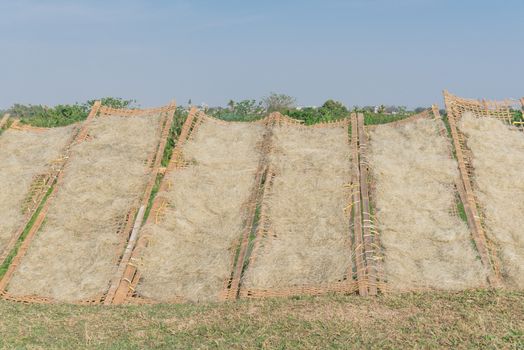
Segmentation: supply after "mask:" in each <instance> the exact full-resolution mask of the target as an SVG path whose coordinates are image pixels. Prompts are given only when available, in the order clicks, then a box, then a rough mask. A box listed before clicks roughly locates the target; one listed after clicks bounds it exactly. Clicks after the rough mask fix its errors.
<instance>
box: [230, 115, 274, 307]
mask: <svg viewBox="0 0 524 350" xmlns="http://www.w3.org/2000/svg"><path fill="white" fill-rule="evenodd" d="M279 116H280V114H271V115H270V116H269V117H268V118H264V119H263V120H264V123H265V132H264V135H263V137H262V142H261V143H260V146H259V148H260V151H261V155H260V159H259V161H258V167H257V170H256V175H255V181H254V183H253V188H252V189H251V195H250V198H249V199H248V201H247V203H246V205H245V206H244V211H245V215H244V217H245V218H246V222H245V223H244V228H243V230H242V235H241V239H240V245H239V247H238V249H239V252H238V258H237V259H236V260H235V259H234V257H233V261H232V262H231V270H232V273H231V278H230V279H229V280H226V283H225V285H224V290H223V291H222V295H221V299H223V300H227V299H236V298H238V293H239V289H240V281H241V278H242V272H243V270H244V264H245V261H246V255H247V254H249V253H250V252H248V247H249V236H250V234H251V232H252V230H253V226H254V224H255V216H256V209H257V205H258V204H261V201H262V199H263V197H264V189H265V186H262V183H263V181H266V180H267V177H268V171H269V168H268V165H269V152H270V150H271V143H272V142H271V141H272V136H273V124H274V123H275V122H276V120H277V118H279Z"/></svg>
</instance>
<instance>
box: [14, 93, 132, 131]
mask: <svg viewBox="0 0 524 350" xmlns="http://www.w3.org/2000/svg"><path fill="white" fill-rule="evenodd" d="M100 100H101V102H102V104H103V105H104V106H109V107H113V108H129V107H130V106H132V104H133V103H135V102H136V101H135V100H124V99H122V98H115V97H104V98H101V99H100ZM95 101H96V100H89V101H87V102H85V103H82V104H80V103H75V104H67V105H57V106H54V107H47V106H42V105H22V104H18V103H17V104H14V105H13V106H12V107H11V108H10V109H9V110H8V111H7V112H8V113H10V114H11V116H12V117H14V118H19V119H20V121H21V122H22V123H24V124H29V125H32V126H36V127H45V128H50V127H57V126H65V125H69V124H73V123H76V122H79V121H82V120H84V119H86V118H87V115H88V114H89V111H90V110H91V107H92V106H93V104H94V103H95Z"/></svg>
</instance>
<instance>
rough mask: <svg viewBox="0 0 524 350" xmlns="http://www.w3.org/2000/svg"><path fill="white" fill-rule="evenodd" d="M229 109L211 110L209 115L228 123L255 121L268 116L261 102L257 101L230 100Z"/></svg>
mask: <svg viewBox="0 0 524 350" xmlns="http://www.w3.org/2000/svg"><path fill="white" fill-rule="evenodd" d="M228 106H229V108H211V109H209V110H208V113H209V114H210V115H212V116H213V117H215V118H218V119H222V120H228V121H253V120H257V119H260V118H263V117H264V115H265V114H266V111H265V109H264V107H262V103H261V102H257V101H256V100H242V101H239V102H235V101H233V100H230V101H229V103H228Z"/></svg>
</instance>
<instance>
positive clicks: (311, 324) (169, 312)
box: [0, 291, 524, 349]
mask: <svg viewBox="0 0 524 350" xmlns="http://www.w3.org/2000/svg"><path fill="white" fill-rule="evenodd" d="M0 315H1V318H0V347H1V348H37V349H39V348H42V349H44V348H45V349H50V348H63V349H71V348H79V347H82V348H97V349H98V348H110V349H144V348H169V349H173V348H180V349H188V348H204V349H207V348H211V349H241V348H261V349H265V348H277V349H289V348H322V349H325V348H332V349H346V348H386V349H387V348H391V349H393V348H396V349H399V348H459V349H466V348H489V349H524V292H522V291H521V292H510V291H467V292H461V293H447V292H446V293H444V292H442V293H436V292H432V293H419V294H404V295H390V296H381V297H378V298H363V297H358V296H326V297H316V298H313V297H307V298H291V299H267V300H257V301H240V302H237V303H224V304H199V305H191V304H186V305H144V306H124V307H118V306H112V307H103V306H71V305H24V304H16V303H11V302H6V301H0Z"/></svg>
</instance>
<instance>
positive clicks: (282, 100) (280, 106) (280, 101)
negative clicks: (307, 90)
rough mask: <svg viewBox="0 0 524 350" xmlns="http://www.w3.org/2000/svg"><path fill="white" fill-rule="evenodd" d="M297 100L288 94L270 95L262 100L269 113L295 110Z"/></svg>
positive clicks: (273, 93)
mask: <svg viewBox="0 0 524 350" xmlns="http://www.w3.org/2000/svg"><path fill="white" fill-rule="evenodd" d="M295 103H296V98H294V97H291V96H289V95H286V94H277V93H275V92H272V93H270V94H269V95H268V96H266V97H264V98H263V99H262V105H263V106H264V108H265V109H266V112H267V113H272V112H284V111H287V110H289V109H293V108H295Z"/></svg>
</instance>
